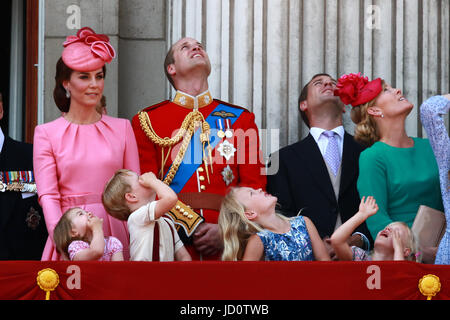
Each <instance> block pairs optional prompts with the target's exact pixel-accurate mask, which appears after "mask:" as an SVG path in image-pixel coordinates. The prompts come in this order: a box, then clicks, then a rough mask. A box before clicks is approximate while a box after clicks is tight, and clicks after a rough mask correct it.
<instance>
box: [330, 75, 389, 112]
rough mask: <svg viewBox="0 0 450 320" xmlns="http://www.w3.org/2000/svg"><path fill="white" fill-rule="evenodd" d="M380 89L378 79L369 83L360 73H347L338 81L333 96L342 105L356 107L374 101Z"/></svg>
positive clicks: (381, 87)
mask: <svg viewBox="0 0 450 320" xmlns="http://www.w3.org/2000/svg"><path fill="white" fill-rule="evenodd" d="M382 89H383V86H382V82H381V79H380V78H377V79H375V80H372V81H369V79H368V78H367V77H363V76H361V73H360V72H358V73H349V74H344V75H343V76H342V77H340V78H339V79H338V83H337V85H336V89H335V90H334V95H335V96H339V98H341V100H342V102H343V103H344V104H351V105H352V106H353V107H356V106H360V105H362V104H364V103H367V102H369V101H371V100H372V99H374V98H375V97H376V96H377V95H378V94H379V93H380V92H381V90H382Z"/></svg>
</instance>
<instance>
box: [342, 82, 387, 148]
mask: <svg viewBox="0 0 450 320" xmlns="http://www.w3.org/2000/svg"><path fill="white" fill-rule="evenodd" d="M381 84H382V87H383V89H382V90H384V88H385V87H386V84H385V82H384V81H383V80H382V82H381ZM377 97H378V96H377ZM377 97H375V98H373V99H372V100H370V101H369V102H366V103H365V104H362V105H359V106H356V107H353V108H352V111H351V113H350V117H351V119H352V121H353V122H354V123H355V124H356V127H355V134H354V137H355V140H356V141H357V142H359V143H360V144H362V145H365V146H367V147H370V146H371V145H373V144H374V143H375V142H377V141H378V140H380V134H379V132H378V127H377V124H376V122H375V120H374V119H373V117H372V116H371V115H369V114H368V113H367V109H369V108H370V107H373V106H374V105H375V101H376V99H377Z"/></svg>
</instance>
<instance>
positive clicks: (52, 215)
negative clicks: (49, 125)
mask: <svg viewBox="0 0 450 320" xmlns="http://www.w3.org/2000/svg"><path fill="white" fill-rule="evenodd" d="M33 166H34V175H35V180H36V186H37V192H38V196H39V203H40V204H41V206H42V209H43V212H44V218H45V223H46V225H47V230H48V234H49V236H50V237H51V239H53V229H54V228H55V226H56V224H57V223H58V221H59V219H60V218H61V216H62V212H61V202H60V199H61V195H60V193H59V188H58V176H57V168H56V161H55V157H54V153H53V150H52V145H51V143H50V139H49V138H48V136H47V132H46V131H45V128H43V127H41V126H37V127H36V129H35V131H34V142H33Z"/></svg>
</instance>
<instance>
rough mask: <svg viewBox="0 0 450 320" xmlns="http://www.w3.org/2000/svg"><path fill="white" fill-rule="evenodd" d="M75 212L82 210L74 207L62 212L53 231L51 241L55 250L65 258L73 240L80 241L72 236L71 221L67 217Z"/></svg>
mask: <svg viewBox="0 0 450 320" xmlns="http://www.w3.org/2000/svg"><path fill="white" fill-rule="evenodd" d="M77 210H82V209H81V208H78V207H75V208H71V209H69V210H67V211H66V212H64V214H63V215H62V216H61V218H60V219H59V221H58V223H57V224H56V226H55V229H54V230H53V240H54V241H55V246H56V250H58V252H59V253H60V254H61V255H63V256H65V257H66V258H68V257H69V252H68V248H69V244H70V243H71V242H72V241H74V240H82V239H81V238H79V237H73V236H72V221H71V220H70V217H69V216H70V214H71V213H72V212H74V211H77Z"/></svg>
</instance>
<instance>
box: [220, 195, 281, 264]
mask: <svg viewBox="0 0 450 320" xmlns="http://www.w3.org/2000/svg"><path fill="white" fill-rule="evenodd" d="M239 189H240V188H239V187H235V188H231V189H230V191H229V192H228V193H227V195H226V196H225V198H224V199H223V201H222V205H221V207H220V214H219V220H218V224H219V228H220V232H221V235H222V238H223V244H224V247H223V253H222V260H223V261H237V260H242V257H243V256H244V252H245V247H246V246H247V241H248V239H249V238H250V236H251V235H253V234H255V233H257V232H260V231H263V230H264V228H262V227H261V226H260V225H259V224H257V223H256V222H253V221H250V220H249V219H248V218H247V217H246V215H245V211H246V208H245V207H244V206H243V205H242V204H241V203H240V202H239V201H237V199H236V192H237V191H238V190H239ZM278 215H279V216H280V217H282V218H283V219H286V220H289V219H288V218H286V217H284V216H283V215H281V214H278Z"/></svg>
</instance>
